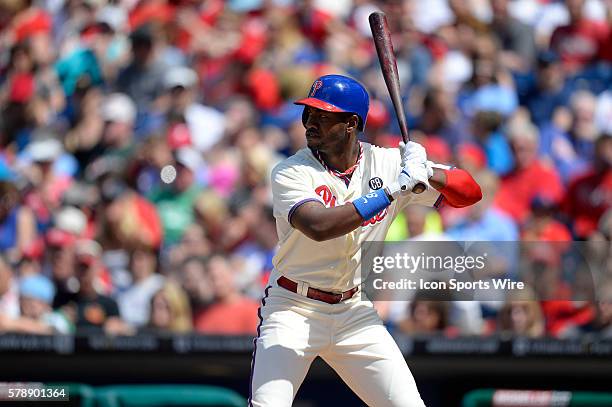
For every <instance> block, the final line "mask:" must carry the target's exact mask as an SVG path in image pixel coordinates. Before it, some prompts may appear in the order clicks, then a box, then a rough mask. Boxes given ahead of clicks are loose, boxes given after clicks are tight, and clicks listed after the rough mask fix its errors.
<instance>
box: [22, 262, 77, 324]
mask: <svg viewBox="0 0 612 407" xmlns="http://www.w3.org/2000/svg"><path fill="white" fill-rule="evenodd" d="M54 295H55V288H54V287H53V283H52V282H51V281H50V280H49V279H48V278H46V277H44V276H42V275H40V274H34V275H29V276H26V277H22V278H21V279H20V281H19V297H20V304H21V317H22V319H30V322H31V325H32V327H33V328H34V327H37V329H38V330H39V332H38V333H59V334H64V335H65V334H69V333H71V332H73V331H74V327H73V326H72V324H71V323H70V321H69V320H68V318H67V317H66V316H65V315H64V314H62V313H61V312H55V311H53V310H52V308H51V305H52V304H53V296H54Z"/></svg>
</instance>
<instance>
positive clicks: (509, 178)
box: [495, 160, 563, 224]
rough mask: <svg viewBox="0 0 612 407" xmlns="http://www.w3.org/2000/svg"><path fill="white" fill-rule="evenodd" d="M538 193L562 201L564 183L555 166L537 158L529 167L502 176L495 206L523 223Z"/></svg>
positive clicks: (555, 200) (554, 200)
mask: <svg viewBox="0 0 612 407" xmlns="http://www.w3.org/2000/svg"><path fill="white" fill-rule="evenodd" d="M538 195H540V196H543V197H546V198H548V199H549V200H551V201H552V202H560V201H561V198H562V197H563V185H562V184H561V180H560V179H559V175H558V174H557V172H556V171H555V170H554V169H553V168H550V167H548V166H546V165H544V164H542V162H540V161H538V160H535V161H534V162H533V163H532V164H531V165H529V166H528V167H527V168H524V169H519V170H514V171H512V172H510V173H509V174H507V175H506V176H504V177H503V178H502V180H501V184H500V187H499V191H498V192H497V195H496V196H495V206H497V207H498V208H499V209H501V210H503V211H504V212H506V213H508V214H509V215H510V216H512V218H513V219H514V220H516V221H517V222H518V223H521V224H522V223H523V222H524V221H525V220H526V219H527V217H528V216H529V213H530V205H531V201H532V200H533V198H535V197H536V196H538Z"/></svg>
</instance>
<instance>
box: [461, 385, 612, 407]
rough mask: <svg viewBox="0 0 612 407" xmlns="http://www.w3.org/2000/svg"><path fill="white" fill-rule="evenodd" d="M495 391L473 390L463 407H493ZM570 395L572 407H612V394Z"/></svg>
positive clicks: (467, 395)
mask: <svg viewBox="0 0 612 407" xmlns="http://www.w3.org/2000/svg"><path fill="white" fill-rule="evenodd" d="M494 393H495V390H494V389H477V390H472V391H470V392H469V393H467V394H466V395H465V396H464V397H463V403H462V406H463V407H491V406H492V404H493V395H494ZM568 393H569V396H570V397H569V400H570V401H569V404H568V406H570V407H609V406H612V393H597V392H586V391H575V392H568Z"/></svg>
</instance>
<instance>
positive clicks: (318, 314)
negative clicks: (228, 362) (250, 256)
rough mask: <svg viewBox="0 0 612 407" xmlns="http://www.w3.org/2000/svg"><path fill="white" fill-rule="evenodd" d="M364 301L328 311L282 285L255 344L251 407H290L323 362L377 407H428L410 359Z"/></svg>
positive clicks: (273, 290)
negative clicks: (317, 364)
mask: <svg viewBox="0 0 612 407" xmlns="http://www.w3.org/2000/svg"><path fill="white" fill-rule="evenodd" d="M361 295H363V294H362V293H357V294H356V295H355V296H354V297H353V298H351V299H349V300H347V301H345V302H342V303H340V304H326V303H324V302H320V301H316V300H311V299H310V298H306V297H304V296H301V295H299V294H296V293H292V292H290V291H288V290H285V289H284V288H282V287H278V286H276V284H275V283H274V286H271V287H268V288H267V289H266V291H265V296H264V298H263V300H262V306H261V307H260V310H259V317H260V326H259V328H258V336H257V338H256V339H255V341H254V343H255V349H254V352H253V361H252V366H251V391H250V397H249V407H290V406H291V404H292V402H293V399H294V397H295V394H296V393H297V391H298V389H299V387H300V385H301V384H302V381H303V380H304V377H305V376H306V373H307V372H308V369H309V368H310V364H311V363H312V361H313V360H314V359H315V358H316V357H317V356H321V358H322V359H323V360H324V361H325V362H327V364H329V365H330V366H331V367H332V368H333V369H334V370H335V371H336V372H337V373H338V375H339V376H340V377H341V378H342V380H344V382H345V383H346V384H347V385H348V386H349V387H350V388H351V389H352V390H353V391H354V392H355V393H356V394H357V395H358V396H359V397H360V398H361V399H362V400H363V402H364V403H365V404H367V405H368V406H370V407H424V406H425V404H424V403H423V401H422V400H421V396H420V395H419V391H418V389H417V386H416V383H415V381H414V378H413V377H412V373H410V369H408V366H407V365H406V361H405V360H404V357H403V355H402V353H401V352H400V350H399V348H398V347H397V345H396V343H395V341H394V340H393V338H392V337H391V335H390V334H389V332H388V331H387V329H386V328H385V327H384V326H383V323H382V321H381V319H380V318H379V316H378V314H377V313H376V310H375V309H374V307H373V306H372V303H371V302H370V301H369V300H367V299H365V296H364V297H363V298H362V297H361Z"/></svg>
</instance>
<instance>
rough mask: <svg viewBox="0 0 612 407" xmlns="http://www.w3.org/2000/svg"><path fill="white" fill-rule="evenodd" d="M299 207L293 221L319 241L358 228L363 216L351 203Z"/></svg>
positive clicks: (307, 234)
mask: <svg viewBox="0 0 612 407" xmlns="http://www.w3.org/2000/svg"><path fill="white" fill-rule="evenodd" d="M307 205H308V207H306V208H299V209H300V210H298V211H296V214H295V215H294V216H293V217H292V219H291V223H292V224H293V226H294V227H295V228H296V229H298V230H299V231H300V232H302V233H304V234H305V235H306V236H308V237H309V238H311V239H312V240H316V241H317V242H322V241H325V240H330V239H334V238H336V237H339V236H343V235H346V234H347V233H350V232H352V231H353V230H355V229H357V228H358V227H359V226H361V224H362V223H363V218H362V217H361V215H359V213H358V212H357V210H356V209H355V206H354V205H353V204H351V203H348V204H346V205H340V206H336V207H333V208H325V207H324V206H322V205H319V204H316V203H312V204H311V205H309V204H308V203H306V204H304V205H303V206H307Z"/></svg>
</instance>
